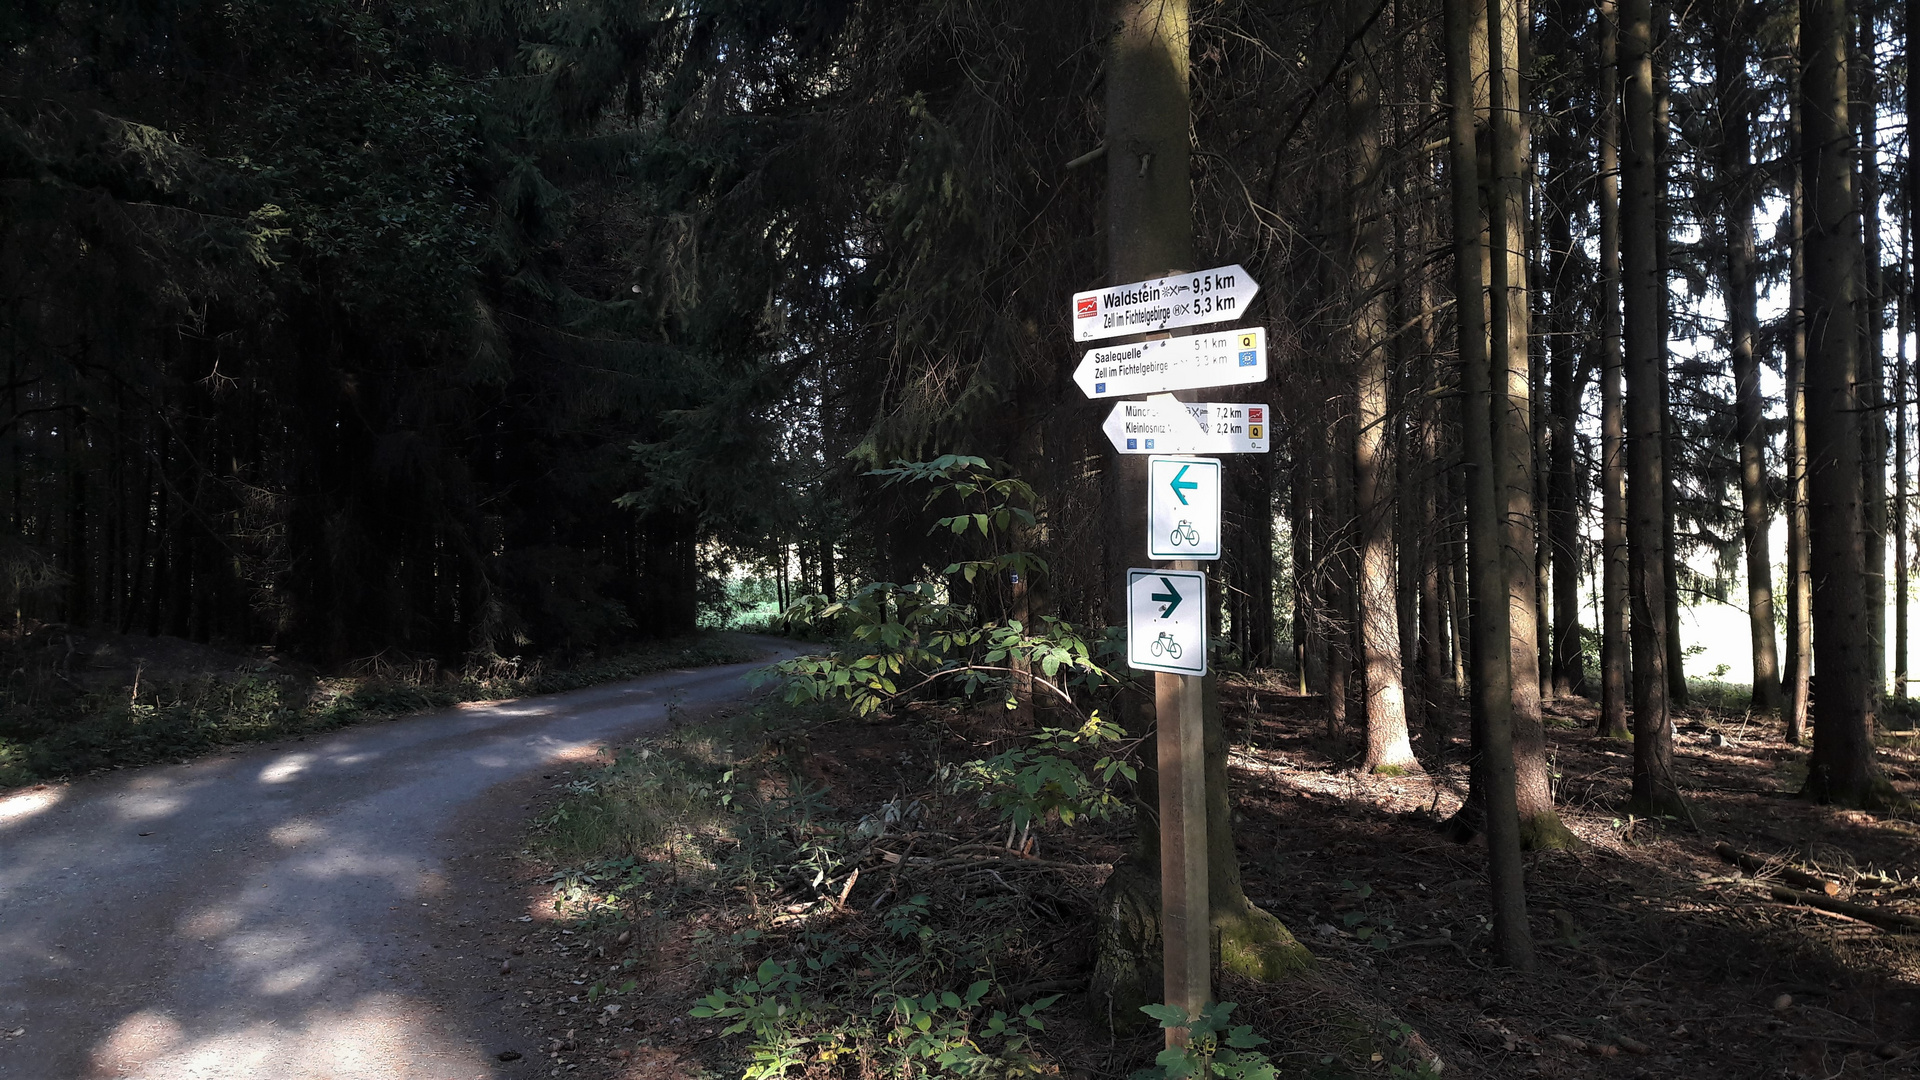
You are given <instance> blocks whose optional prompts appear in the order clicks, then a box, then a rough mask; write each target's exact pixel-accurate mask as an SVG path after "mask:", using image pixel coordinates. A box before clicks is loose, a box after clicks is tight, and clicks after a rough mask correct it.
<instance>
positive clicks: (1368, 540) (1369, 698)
mask: <svg viewBox="0 0 1920 1080" xmlns="http://www.w3.org/2000/svg"><path fill="white" fill-rule="evenodd" d="M1379 33H1380V32H1379V28H1378V21H1377V20H1369V22H1368V24H1367V26H1365V27H1364V28H1363V29H1362V31H1361V34H1360V40H1359V42H1358V44H1357V47H1356V49H1355V55H1354V56H1353V57H1352V58H1351V60H1350V61H1349V63H1348V67H1347V154H1348V169H1349V173H1348V187H1347V190H1348V233H1349V238H1350V239H1349V244H1348V251H1347V287H1348V289H1349V290H1351V295H1352V298H1353V301H1352V302H1353V332H1352V342H1353V358H1354V371H1355V376H1356V385H1355V388H1354V442H1353V448H1352V452H1353V478H1354V516H1355V519H1356V521H1355V524H1356V526H1357V531H1358V533H1359V540H1360V559H1359V563H1360V574H1359V577H1360V580H1359V589H1358V590H1357V591H1358V596H1357V597H1356V599H1357V600H1358V601H1359V602H1358V604H1357V605H1356V609H1357V610H1356V621H1357V623H1358V626H1357V630H1358V633H1357V634H1356V635H1355V636H1356V637H1357V638H1358V639H1359V646H1360V650H1359V652H1360V661H1361V678H1362V682H1363V687H1364V689H1363V693H1364V695H1365V703H1366V709H1365V720H1366V739H1367V754H1366V758H1365V760H1364V761H1363V762H1362V763H1361V768H1362V769H1363V770H1365V771H1367V772H1383V773H1393V774H1401V773H1408V772H1416V771H1418V770H1419V768H1420V765H1419V762H1417V761H1415V760H1414V757H1413V744H1412V743H1411V741H1410V740H1409V739H1408V735H1407V704H1406V691H1405V688H1404V686H1403V685H1402V667H1401V655H1400V626H1399V605H1398V599H1399V598H1398V596H1397V594H1396V591H1395V570H1396V567H1395V559H1394V545H1393V540H1394V537H1393V532H1394V529H1393V526H1394V501H1395V500H1394V492H1393V484H1394V471H1393V462H1392V461H1391V460H1390V450H1391V445H1392V444H1391V441H1390V439H1389V437H1388V436H1389V430H1388V415H1387V411H1388V399H1389V397H1390V396H1391V393H1392V379H1391V375H1392V373H1391V370H1390V368H1391V364H1390V361H1391V359H1392V357H1393V348H1392V339H1391V328H1390V326H1389V322H1390V319H1389V312H1390V310H1391V308H1390V303H1389V301H1390V297H1389V296H1388V294H1387V290H1386V288H1385V284H1384V282H1383V281H1382V280H1381V279H1382V276H1383V274H1382V271H1383V268H1384V266H1385V263H1386V243H1385V236H1384V233H1385V227H1384V220H1383V218H1382V216H1381V206H1380V190H1381V180H1382V176H1381V172H1382V170H1383V169H1384V168H1385V164H1386V155H1385V154H1384V153H1383V152H1382V151H1381V145H1380V143H1381V139H1380V123H1381V113H1380V75H1379V71H1378V69H1377V68H1376V66H1375V61H1376V57H1377V55H1378V53H1377V49H1378V40H1379Z"/></svg>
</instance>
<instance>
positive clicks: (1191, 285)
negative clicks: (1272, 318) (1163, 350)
mask: <svg viewBox="0 0 1920 1080" xmlns="http://www.w3.org/2000/svg"><path fill="white" fill-rule="evenodd" d="M1259 292H1260V283H1259V282H1257V281H1255V280H1253V275H1252V274H1249V273H1247V270H1246V267H1244V266H1241V265H1240V264H1239V263H1235V264H1233V265H1232V266H1216V267H1214V268H1213V269H1211V270H1201V271H1197V272H1195V273H1191V274H1174V275H1173V276H1171V277H1163V278H1154V279H1153V280H1152V281H1135V282H1132V283H1130V284H1127V285H1116V286H1114V287H1113V288H1109V289H1088V290H1087V291H1086V292H1078V293H1074V294H1073V340H1075V341H1096V340H1098V339H1100V338H1110V337H1119V336H1120V335H1122V334H1151V333H1157V332H1159V331H1161V330H1172V329H1174V328H1175V327H1179V326H1199V325H1201V324H1203V323H1214V322H1230V321H1232V320H1234V319H1238V318H1240V317H1241V316H1243V315H1245V314H1246V313H1247V306H1248V305H1249V304H1251V303H1253V298H1254V297H1255V296H1256V295H1258V294H1259Z"/></svg>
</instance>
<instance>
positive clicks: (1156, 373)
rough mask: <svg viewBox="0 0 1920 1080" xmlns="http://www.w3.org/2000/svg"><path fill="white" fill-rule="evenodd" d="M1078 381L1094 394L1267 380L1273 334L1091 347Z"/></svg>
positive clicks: (1251, 330)
mask: <svg viewBox="0 0 1920 1080" xmlns="http://www.w3.org/2000/svg"><path fill="white" fill-rule="evenodd" d="M1073 381H1074V382H1075V383H1078V384H1079V386H1080V392H1081V393H1083V394H1085V395H1087V396H1088V397H1090V398H1103V397H1113V398H1119V397H1128V396H1130V395H1133V394H1158V393H1163V392H1165V391H1168V390H1201V389H1204V388H1206V387H1209V386H1235V385H1239V384H1241V383H1260V382H1266V381H1267V332H1266V330H1264V329H1262V328H1261V327H1258V326H1252V327H1248V328H1247V329H1245V330H1229V331H1227V332H1226V333H1219V334H1195V335H1193V336H1192V337H1177V338H1164V339H1162V340H1160V341H1138V342H1135V343H1133V344H1131V345H1108V346H1105V347H1104V348H1099V349H1091V350H1088V352H1087V354H1086V355H1085V356H1084V357H1082V358H1081V359H1080V366H1079V367H1078V368H1075V369H1074V372H1073Z"/></svg>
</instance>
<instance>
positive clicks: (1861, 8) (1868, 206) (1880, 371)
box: [1852, 0, 1888, 704]
mask: <svg viewBox="0 0 1920 1080" xmlns="http://www.w3.org/2000/svg"><path fill="white" fill-rule="evenodd" d="M1854 6H1855V19H1854V33H1855V35H1856V39H1855V48H1854V54H1853V63H1854V64H1856V65H1858V66H1857V68H1856V69H1855V70H1854V71H1853V72H1852V74H1853V75H1854V76H1855V77H1856V78H1858V80H1859V83H1860V85H1859V90H1858V91H1857V92H1856V93H1855V95H1854V100H1855V101H1857V102H1858V103H1859V105H1858V108H1859V113H1858V122H1859V126H1860V157H1859V161H1860V215H1861V227H1860V232H1861V237H1862V239H1863V240H1864V241H1865V243H1863V244H1862V245H1861V250H1860V269H1861V275H1860V288H1861V303H1860V304H1859V305H1858V307H1857V309H1856V310H1857V311H1858V312H1859V315H1860V394H1861V399H1860V403H1861V407H1862V408H1863V409H1865V410H1866V411H1865V412H1863V413H1861V414H1860V419H1861V432H1860V434H1861V438H1862V439H1864V440H1865V441H1864V442H1863V443H1862V444H1861V447H1860V453H1861V458H1860V460H1861V466H1862V467H1863V468H1864V469H1865V470H1866V472H1865V474H1864V476H1863V477H1862V479H1864V480H1865V482H1866V488H1865V501H1864V502H1863V503H1862V505H1861V512H1862V516H1863V517H1864V519H1865V521H1866V529H1867V532H1866V545H1867V632H1868V634H1869V635H1871V637H1870V645H1869V652H1870V653H1871V656H1870V657H1869V659H1868V661H1867V662H1868V663H1869V664H1870V665H1871V671H1872V672H1873V693H1874V698H1875V700H1876V704H1877V702H1878V699H1879V698H1881V697H1883V696H1885V694H1886V690H1887V442H1888V440H1887V417H1886V406H1887V394H1886V379H1887V372H1886V359H1885V358H1886V348H1885V344H1884V342H1883V340H1882V339H1883V338H1884V336H1885V334H1886V318H1885V316H1884V315H1883V314H1882V312H1883V310H1884V309H1883V307H1882V305H1883V304H1884V303H1885V302H1886V294H1885V290H1884V289H1883V288H1882V287H1881V273H1880V250H1881V246H1882V245H1881V242H1880V78H1879V73H1878V64H1877V62H1876V61H1877V58H1876V56H1875V53H1874V47H1875V42H1876V40H1877V35H1876V33H1875V31H1874V26H1875V19H1874V11H1875V9H1876V8H1877V7H1878V5H1877V4H1875V3H1874V2H1873V0H1856V3H1855V5H1854Z"/></svg>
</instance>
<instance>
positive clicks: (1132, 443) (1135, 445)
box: [1127, 439, 1140, 450]
mask: <svg viewBox="0 0 1920 1080" xmlns="http://www.w3.org/2000/svg"><path fill="white" fill-rule="evenodd" d="M1127 449H1129V450H1138V449H1140V440H1139V439H1128V440H1127Z"/></svg>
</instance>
